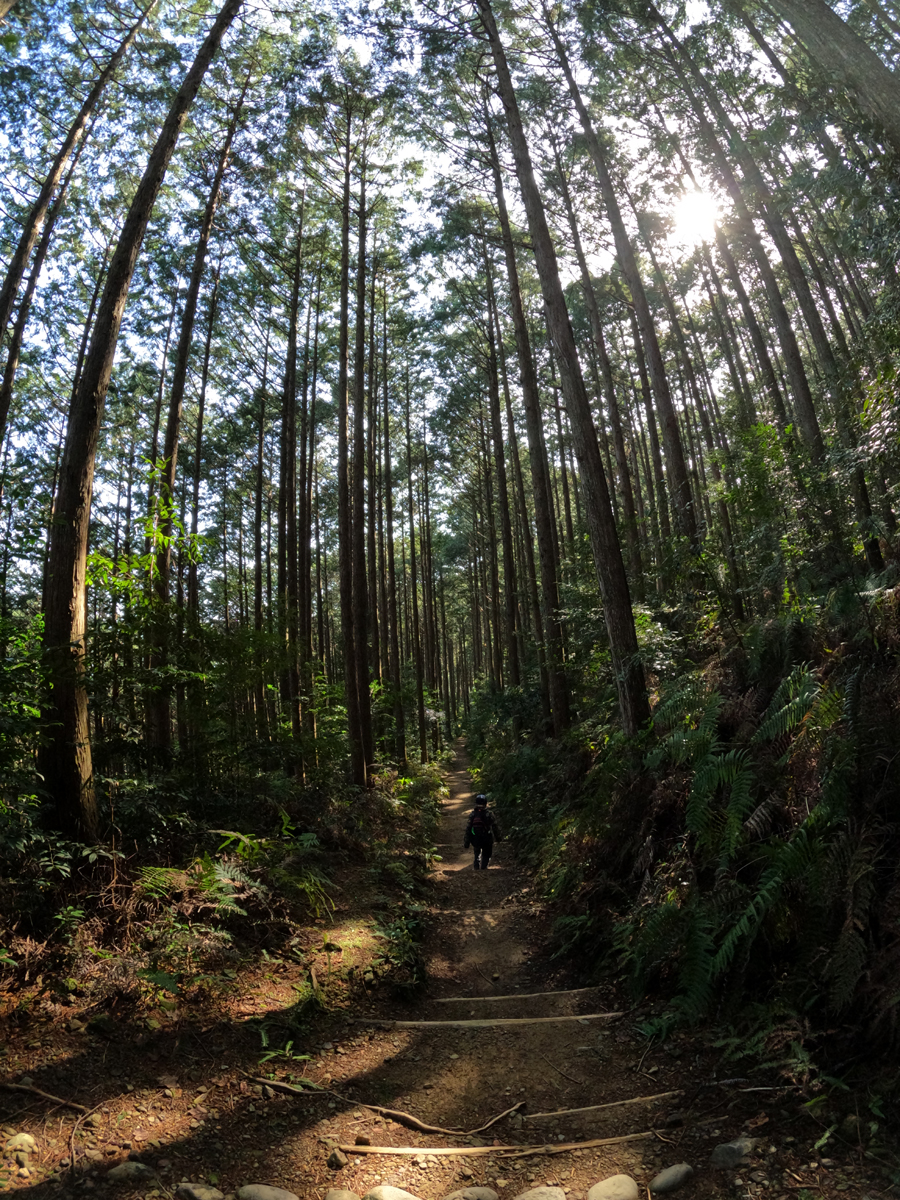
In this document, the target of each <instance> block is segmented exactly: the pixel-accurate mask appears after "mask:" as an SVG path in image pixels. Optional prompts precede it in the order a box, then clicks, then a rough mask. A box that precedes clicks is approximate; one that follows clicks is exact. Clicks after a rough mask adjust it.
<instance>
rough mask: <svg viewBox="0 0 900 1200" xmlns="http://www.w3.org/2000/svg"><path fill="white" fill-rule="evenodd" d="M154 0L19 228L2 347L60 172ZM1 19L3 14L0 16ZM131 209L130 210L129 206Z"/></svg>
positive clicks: (5, 287) (1, 299)
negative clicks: (20, 229) (20, 228)
mask: <svg viewBox="0 0 900 1200" xmlns="http://www.w3.org/2000/svg"><path fill="white" fill-rule="evenodd" d="M155 3H156V0H151V3H150V4H149V5H148V6H147V7H146V8H145V9H144V10H143V11H142V12H141V15H140V16H139V17H138V19H137V21H136V22H135V23H134V25H132V27H131V28H130V29H129V30H128V33H127V34H126V35H125V37H124V39H123V40H122V41H121V42H120V43H119V45H118V47H117V48H116V50H115V51H114V52H113V54H112V56H111V57H110V59H109V62H108V63H107V64H106V66H105V67H104V68H103V70H102V71H101V72H100V74H99V75H98V76H97V79H96V81H95V82H94V86H93V87H92V88H91V90H90V91H89V92H88V94H87V96H86V98H85V101H84V103H83V104H82V106H81V108H80V109H79V110H78V115H77V116H76V118H75V120H74V121H73V122H72V124H71V126H70V127H69V131H68V133H67V134H66V136H65V139H64V141H63V144H62V145H61V146H60V148H59V150H58V151H57V152H56V157H55V158H54V160H53V163H52V165H51V167H50V170H49V172H48V173H47V176H46V178H45V179H44V182H43V184H42V185H41V190H40V192H38V196H37V199H36V200H35V202H34V204H33V205H32V206H31V211H30V212H29V213H28V216H27V217H26V218H25V221H24V223H23V225H22V232H21V233H20V234H19V241H18V244H17V245H16V249H15V251H14V252H13V256H12V258H11V259H10V262H9V265H8V266H7V268H6V275H5V277H4V280H3V283H2V285H0V343H2V341H3V339H4V337H5V335H6V330H7V327H8V325H9V322H10V318H11V317H12V312H13V309H14V308H15V304H16V297H17V296H18V294H19V286H20V284H21V282H22V276H23V275H24V274H25V270H26V268H27V266H28V260H29V258H30V257H31V252H32V250H33V249H34V244H35V242H36V241H37V239H38V237H39V235H40V232H41V226H42V225H43V224H44V219H45V217H46V216H47V210H48V209H49V208H50V205H51V203H52V201H53V194H54V192H55V191H56V189H57V187H58V186H59V181H60V180H61V179H62V177H63V171H65V169H66V163H67V162H68V161H69V159H70V157H71V156H72V153H73V151H74V150H75V148H76V146H77V145H78V143H79V142H80V141H81V139H82V137H83V136H84V132H85V130H86V129H87V126H88V121H90V119H91V116H92V114H93V112H94V110H95V109H96V107H97V105H98V103H99V102H100V97H101V96H102V95H103V93H104V91H105V90H106V87H107V84H108V83H109V81H110V80H111V79H112V77H113V75H114V74H115V71H116V68H117V67H118V65H119V63H120V62H121V61H122V59H123V58H124V57H125V55H126V54H127V52H128V49H129V47H130V46H131V45H132V43H133V42H134V39H135V38H136V37H137V35H138V31H139V30H140V28H141V26H142V25H143V23H144V21H146V19H147V17H148V16H149V14H150V11H151V9H152V8H153V6H154V4H155ZM0 15H2V14H0ZM201 53H202V50H201ZM132 207H133V206H132Z"/></svg>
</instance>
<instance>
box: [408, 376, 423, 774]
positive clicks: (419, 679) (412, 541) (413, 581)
mask: <svg viewBox="0 0 900 1200" xmlns="http://www.w3.org/2000/svg"><path fill="white" fill-rule="evenodd" d="M404 390H405V392H406V468H407V500H408V502H409V561H410V592H411V612H410V622H409V623H410V626H411V627H412V651H413V660H414V663H415V668H416V704H417V709H418V719H419V761H420V762H423V763H424V762H428V731H427V729H426V728H425V678H424V669H423V663H422V639H421V636H420V632H419V588H418V581H417V577H416V507H415V504H414V503H413V482H412V429H411V425H412V416H411V413H410V396H409V367H408V366H407V367H406V370H405V378H404Z"/></svg>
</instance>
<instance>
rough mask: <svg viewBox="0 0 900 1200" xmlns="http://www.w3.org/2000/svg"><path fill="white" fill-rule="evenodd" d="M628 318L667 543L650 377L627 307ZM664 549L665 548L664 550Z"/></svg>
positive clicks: (664, 492) (663, 478) (666, 503)
mask: <svg viewBox="0 0 900 1200" xmlns="http://www.w3.org/2000/svg"><path fill="white" fill-rule="evenodd" d="M627 307H628V317H629V321H630V324H631V340H632V343H633V344H634V357H635V362H636V364H637V372H638V379H639V380H640V384H641V400H642V402H643V405H644V417H645V419H646V421H647V438H648V440H649V442H650V455H651V458H652V459H653V479H654V482H655V484H656V511H657V512H658V513H659V528H660V533H661V535H662V539H663V541H664V542H668V540H669V536H670V533H671V527H670V525H669V497H668V491H667V489H666V476H665V472H664V471H663V461H662V453H661V452H660V446H659V433H658V432H657V428H656V417H655V415H654V413H653V404H652V400H651V395H650V377H649V375H648V374H647V361H646V359H645V358H644V346H643V343H642V341H641V333H640V330H639V328H638V323H637V318H636V317H635V315H634V309H633V308H632V307H631V306H630V305H628V306H627ZM664 549H665V548H664Z"/></svg>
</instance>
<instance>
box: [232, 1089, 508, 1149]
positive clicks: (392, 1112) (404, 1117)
mask: <svg viewBox="0 0 900 1200" xmlns="http://www.w3.org/2000/svg"><path fill="white" fill-rule="evenodd" d="M253 1082H254V1083H261V1084H262V1085H263V1086H264V1087H270V1088H275V1089H276V1090H277V1091H280V1092H287V1093H289V1095H292V1096H305V1097H307V1098H309V1097H312V1096H323V1095H324V1096H334V1098H335V1099H336V1100H340V1101H341V1103H342V1104H348V1105H352V1106H353V1107H354V1108H367V1109H368V1110H369V1111H370V1112H377V1113H380V1114H381V1116H383V1117H387V1118H388V1119H389V1120H391V1121H396V1122H397V1124H398V1125H406V1126H407V1128H409V1129H415V1130H417V1131H418V1132H419V1133H444V1134H446V1135H447V1136H448V1137H474V1135H475V1134H476V1133H484V1131H485V1130H486V1129H490V1127H491V1126H492V1125H496V1124H497V1122H498V1121H502V1120H503V1118H504V1117H508V1116H509V1115H510V1113H514V1112H517V1111H518V1110H519V1109H520V1108H521V1107H522V1105H523V1104H524V1103H525V1101H524V1100H520V1101H519V1102H518V1104H514V1105H513V1106H512V1108H507V1109H505V1110H504V1111H503V1112H502V1113H498V1114H497V1116H496V1117H491V1119H490V1120H489V1121H488V1122H487V1124H486V1125H479V1127H478V1128H477V1129H468V1130H467V1129H444V1128H443V1126H441V1125H427V1124H426V1123H425V1122H424V1121H420V1120H419V1118H418V1117H414V1116H413V1115H412V1113H407V1112H400V1111H399V1110H397V1109H394V1108H382V1107H381V1106H380V1105H379V1104H364V1103H363V1102H362V1101H361V1100H348V1099H347V1097H346V1096H342V1095H341V1094H340V1093H339V1092H332V1091H330V1090H329V1089H328V1088H320V1087H317V1088H316V1089H315V1090H311V1089H309V1088H298V1087H294V1086H293V1084H290V1083H279V1082H278V1081H277V1080H274V1079H255V1078H254V1079H253Z"/></svg>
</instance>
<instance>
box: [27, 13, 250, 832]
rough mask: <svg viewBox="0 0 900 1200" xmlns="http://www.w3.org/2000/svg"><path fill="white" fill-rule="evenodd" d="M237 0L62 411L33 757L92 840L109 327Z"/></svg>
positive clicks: (164, 152)
mask: <svg viewBox="0 0 900 1200" xmlns="http://www.w3.org/2000/svg"><path fill="white" fill-rule="evenodd" d="M240 5H241V0H226V3H225V6H224V7H223V8H222V10H221V11H220V13H219V15H218V17H217V18H216V20H215V22H214V24H213V27H212V29H211V30H210V32H209V34H208V35H207V37H206V39H205V40H204V42H203V44H202V46H201V47H200V50H199V52H198V54H197V57H196V58H195V60H194V63H193V65H192V66H191V68H190V70H189V71H188V73H187V76H186V77H185V80H184V82H183V83H182V85H181V87H180V88H179V90H178V93H177V95H176V97H175V99H174V101H173V103H172V106H171V108H170V110H169V113H168V116H167V117H166V120H165V122H164V124H163V127H162V130H161V131H160V135H159V137H158V139H157V142H156V145H155V146H154V148H153V151H152V153H151V155H150V159H149V161H148V163H147V166H146V169H145V171H144V174H143V177H142V179H141V182H140V183H139V185H138V188H137V191H136V192H135V195H134V199H133V200H132V202H131V207H130V209H129V212H128V216H127V218H126V220H125V224H124V226H123V228H122V233H121V235H120V237H119V242H118V245H117V246H116V250H115V253H114V254H113V258H112V262H111V263H110V268H109V272H108V274H107V278H106V286H105V287H104V290H103V296H102V298H101V300H100V305H99V307H98V311H97V319H96V322H95V324H94V332H93V335H92V337H91V344H90V348H89V350H88V353H87V356H86V358H85V363H84V369H83V371H82V375H81V381H80V383H79V386H78V393H77V395H76V397H75V399H74V401H73V404H72V407H71V410H70V412H69V421H68V429H67V434H66V446H65V450H64V452H63V461H62V467H61V469H60V486H59V495H58V499H57V508H56V515H55V518H54V527H53V535H52V537H51V544H50V555H49V561H48V564H47V573H48V577H49V578H48V587H47V589H46V594H47V600H48V603H47V612H46V614H45V629H44V647H45V649H46V651H47V655H48V659H49V668H50V680H51V690H50V696H49V699H48V707H47V710H46V717H47V725H48V728H49V730H50V733H49V736H48V740H47V745H46V747H45V752H44V753H43V755H42V761H43V772H42V773H43V774H44V777H45V781H46V787H47V791H48V792H49V793H50V796H51V797H52V803H53V810H54V819H55V820H56V822H57V823H58V824H59V825H60V826H61V827H64V828H66V829H70V830H73V831H74V832H77V833H79V834H80V835H81V836H84V837H89V838H96V837H97V836H98V835H99V832H100V813H99V809H98V805H97V796H96V791H95V787H94V777H93V764H92V761H91V747H90V736H89V726H88V702H87V690H86V688H85V680H84V634H85V607H84V606H85V571H86V567H87V548H88V530H89V524H90V511H91V493H92V489H93V480H94V463H95V459H96V454H97V443H98V441H99V437H100V428H101V425H102V421H103V408H104V403H105V400H106V393H107V390H108V388H109V380H110V376H111V374H112V367H113V359H114V356H115V351H116V343H117V342H118V338H119V328H120V326H121V323H122V316H123V314H124V311H125V302H126V300H127V298H128V290H129V287H130V285H131V279H132V276H133V274H134V269H135V265H136V263H137V259H138V255H139V254H140V250H141V244H142V242H143V240H144V233H145V232H146V229H147V224H148V222H149V220H150V215H151V213H152V211H153V205H154V203H155V201H156V197H157V195H158V194H159V190H160V187H161V186H162V182H163V179H164V178H165V174H166V169H167V167H168V165H169V160H170V159H171V157H172V154H173V152H174V150H175V144H176V142H177V141H178V135H179V133H180V132H181V128H182V126H183V124H184V122H185V119H186V117H187V114H188V110H189V109H190V107H191V104H192V103H193V100H194V97H195V96H196V95H197V91H198V90H199V88H200V84H201V82H202V80H203V76H204V75H205V74H206V69H207V67H208V66H209V64H210V62H211V61H212V59H213V57H214V55H215V53H216V51H217V50H218V48H219V45H220V43H221V41H222V38H223V36H224V34H225V31H226V30H227V29H228V27H229V25H231V23H232V21H233V20H234V18H235V16H236V15H237V11H238V9H239V8H240Z"/></svg>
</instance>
